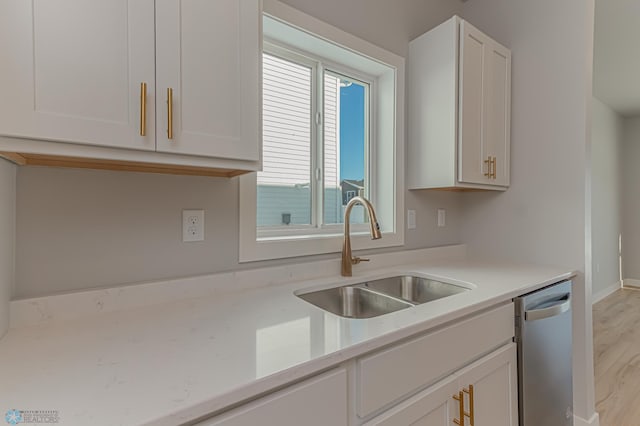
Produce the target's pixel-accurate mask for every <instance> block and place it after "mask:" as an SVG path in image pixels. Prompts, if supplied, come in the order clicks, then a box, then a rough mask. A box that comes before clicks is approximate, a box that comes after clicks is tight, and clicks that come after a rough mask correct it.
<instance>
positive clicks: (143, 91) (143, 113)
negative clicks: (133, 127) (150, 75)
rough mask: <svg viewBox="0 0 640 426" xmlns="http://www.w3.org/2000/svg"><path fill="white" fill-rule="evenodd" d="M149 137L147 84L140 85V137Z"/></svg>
mask: <svg viewBox="0 0 640 426" xmlns="http://www.w3.org/2000/svg"><path fill="white" fill-rule="evenodd" d="M146 135H147V83H144V82H143V83H140V136H146Z"/></svg>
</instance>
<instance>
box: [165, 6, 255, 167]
mask: <svg viewBox="0 0 640 426" xmlns="http://www.w3.org/2000/svg"><path fill="white" fill-rule="evenodd" d="M260 11H261V3H260V1H259V0H242V1H238V0H181V1H176V0H156V19H157V22H156V28H157V30H156V37H157V44H156V49H157V93H158V99H159V100H160V101H159V102H158V139H157V140H158V151H159V152H168V153H176V154H192V155H201V156H211V157H217V158H230V159H239V160H259V158H260V144H259V141H260V118H259V117H260V116H261V113H260V106H261V104H262V102H261V98H260V87H261V83H260V76H261V75H262V73H261V71H260V55H261V54H260V49H261V42H260V40H261V37H262V34H261V28H262V26H261V19H260V18H261V13H260ZM168 89H171V90H172V94H173V102H172V108H173V111H172V114H170V112H169V110H168V105H167V101H168V92H167V90H168ZM169 120H171V126H172V128H173V134H172V135H169V134H168V128H169V125H170V123H169Z"/></svg>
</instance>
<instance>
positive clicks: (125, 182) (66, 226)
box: [14, 0, 462, 298]
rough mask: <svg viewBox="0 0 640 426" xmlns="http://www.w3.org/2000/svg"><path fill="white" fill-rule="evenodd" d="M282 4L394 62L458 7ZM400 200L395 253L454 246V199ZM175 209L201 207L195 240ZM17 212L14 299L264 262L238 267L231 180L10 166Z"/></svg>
mask: <svg viewBox="0 0 640 426" xmlns="http://www.w3.org/2000/svg"><path fill="white" fill-rule="evenodd" d="M285 2H286V3H288V4H289V5H291V6H293V7H296V8H298V9H300V10H302V11H303V12H305V13H308V14H310V15H313V16H315V17H317V18H319V19H322V20H324V21H326V22H328V23H329V24H332V25H335V26H337V27H339V28H341V29H343V30H345V31H347V32H350V33H352V34H354V35H356V36H358V37H361V38H363V39H365V40H367V41H370V42H372V43H374V44H377V45H380V46H382V47H383V48H386V49H388V50H390V51H392V52H394V53H396V54H399V55H402V56H405V55H406V53H407V51H408V43H409V40H411V39H412V38H414V37H416V36H418V35H420V34H421V33H423V32H425V31H427V30H429V29H430V28H432V27H434V26H435V25H437V24H439V23H440V22H442V21H444V20H445V19H447V18H449V17H450V16H451V15H453V14H454V13H457V12H459V10H460V9H461V5H462V2H461V1H460V0H426V1H421V2H416V1H413V0H397V1H393V2H390V1H387V0H352V1H349V2H343V1H340V0H325V1H315V0H285ZM406 133H407V132H405V134H406ZM405 197H406V201H405V203H406V207H407V208H409V209H414V210H416V211H417V223H418V228H417V229H416V230H412V231H409V232H407V234H406V237H405V243H406V244H405V248H409V249H411V248H420V247H432V246H438V245H445V244H455V243H459V242H460V200H461V197H460V194H450V193H427V192H407V194H406V196H405ZM184 208H203V209H204V210H205V215H206V241H205V242H204V243H191V244H183V243H182V242H181V210H182V209H184ZM438 208H446V209H447V225H448V226H447V227H446V228H438V227H437V226H436V210H437V209H438ZM17 212H18V221H17V243H16V250H17V258H16V288H15V294H14V298H24V297H32V296H38V295H45V294H52V293H57V292H62V291H73V290H79V289H84V288H89V287H100V286H113V285H120V284H127V283H134V282H139V281H149V280H157V279H163V278H170V277H177V276H188V275H197V274H206V273H213V272H217V271H224V270H233V269H238V268H247V267H257V266H262V265H264V263H253V264H242V265H240V264H238V184H237V179H232V180H224V179H216V178H199V177H180V176H162V175H144V174H136V173H123V172H106V171H83V170H64V169H54V168H37V167H33V168H20V169H19V171H18V199H17ZM355 248H356V249H357V247H355ZM336 249H337V250H339V249H340V247H337V248H336ZM338 256H339V253H337V254H332V255H325V256H319V257H318V258H327V257H334V258H335V257H338ZM294 261H297V259H293V260H288V261H286V260H285V261H274V262H271V264H279V263H286V262H294Z"/></svg>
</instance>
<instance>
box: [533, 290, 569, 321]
mask: <svg viewBox="0 0 640 426" xmlns="http://www.w3.org/2000/svg"><path fill="white" fill-rule="evenodd" d="M554 302H555V303H554ZM550 304H551V305H550ZM536 306H545V307H544V308H538V309H527V310H525V311H524V320H525V321H536V320H541V319H545V318H551V317H555V316H556V315H560V314H563V313H565V312H567V311H568V310H569V309H571V293H565V294H563V295H562V296H560V297H558V296H554V297H553V298H550V299H547V300H543V301H542V302H540V303H538V304H537V305H536Z"/></svg>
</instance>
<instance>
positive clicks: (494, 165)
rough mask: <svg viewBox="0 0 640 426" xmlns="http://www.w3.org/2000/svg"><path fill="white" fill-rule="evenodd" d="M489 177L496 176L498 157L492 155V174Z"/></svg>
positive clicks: (495, 177)
mask: <svg viewBox="0 0 640 426" xmlns="http://www.w3.org/2000/svg"><path fill="white" fill-rule="evenodd" d="M491 177H492V178H494V179H497V177H498V159H497V158H496V157H493V174H492V175H491Z"/></svg>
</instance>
